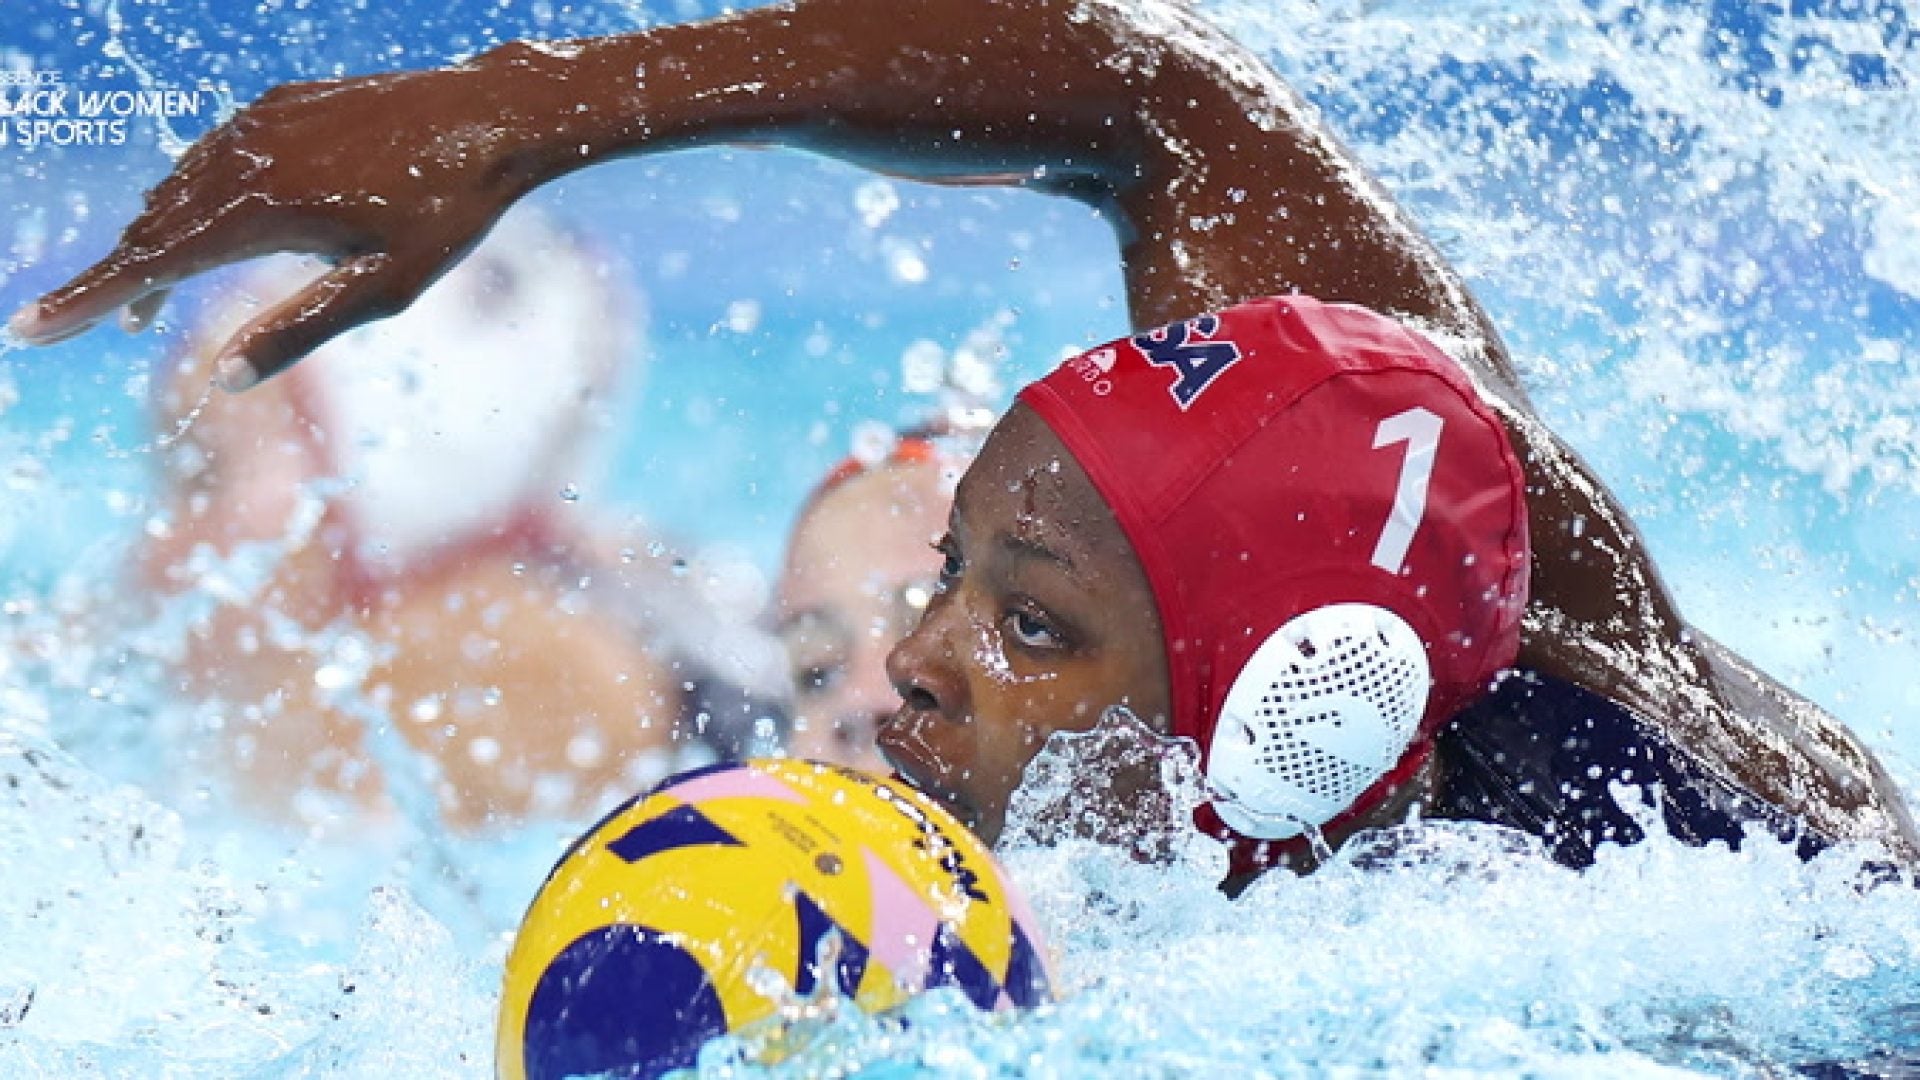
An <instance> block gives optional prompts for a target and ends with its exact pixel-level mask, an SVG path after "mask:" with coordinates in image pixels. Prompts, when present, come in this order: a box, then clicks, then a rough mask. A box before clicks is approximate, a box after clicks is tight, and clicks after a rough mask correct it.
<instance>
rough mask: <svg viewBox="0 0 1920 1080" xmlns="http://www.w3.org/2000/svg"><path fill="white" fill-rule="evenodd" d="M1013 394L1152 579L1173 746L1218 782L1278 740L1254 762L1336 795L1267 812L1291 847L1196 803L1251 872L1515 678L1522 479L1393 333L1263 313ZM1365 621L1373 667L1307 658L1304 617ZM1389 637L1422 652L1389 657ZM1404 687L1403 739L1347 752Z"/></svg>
mask: <svg viewBox="0 0 1920 1080" xmlns="http://www.w3.org/2000/svg"><path fill="white" fill-rule="evenodd" d="M1020 399H1021V400H1022V401H1024V402H1025V403H1026V404H1027V406H1028V407H1030V408H1032V409H1033V410H1034V411H1035V412H1036V413H1038V414H1039V415H1040V417H1041V418H1042V419H1043V420H1044V421H1045V422H1046V423H1047V425H1048V426H1049V427H1050V428H1052V430H1053V432H1054V433H1055V434H1056V435H1057V436H1058V437H1059V438H1060V440H1061V441H1062V442H1063V443H1064V444H1065V445H1066V447H1067V449H1068V450H1069V451H1070V452H1071V453H1072V454H1073V455H1074V457H1075V458H1076V459H1077V460H1078V461H1079V463H1080V465H1081V466H1082V467H1083V468H1084V469H1085V470H1086V472H1087V475H1088V476H1089V477H1090V478H1092V480H1093V483H1094V486H1095V487H1096V488H1098V489H1099V491H1100V493H1101V495H1102V496H1104V497H1105V499H1106V501H1107V503H1108V505H1109V506H1110V507H1112V509H1113V512H1114V515H1115V516H1116V517H1117V518H1118V519H1119V522H1120V526H1121V528H1122V529H1123V530H1125V532H1126V535H1127V537H1128V539H1129V540H1130V541H1131V542H1132V544H1133V549H1134V552H1135V554H1136V556H1137V557H1138V558H1139V560H1140V562H1141V565H1142V566H1143V567H1144V568H1145V570H1146V574H1147V580H1148V582H1149V583H1150V584H1151V585H1152V588H1153V594H1154V599H1155V601H1156V603H1157V604H1158V606H1159V615H1160V624H1161V627H1162V628H1163V630H1164V632H1165V635H1166V650H1167V652H1166V655H1167V674H1168V677H1169V679H1170V680H1171V683H1172V685H1171V687H1170V691H1171V699H1172V703H1173V717H1172V722H1173V733H1174V734H1175V735H1181V736H1187V737H1191V738H1192V739H1194V740H1195V741H1196V742H1197V743H1198V744H1199V746H1200V748H1201V753H1202V764H1203V766H1204V767H1205V768H1207V770H1208V774H1209V776H1210V777H1211V778H1213V779H1214V780H1215V781H1216V784H1218V781H1219V779H1220V773H1221V771H1222V769H1221V765H1222V762H1223V761H1224V760H1225V759H1226V758H1227V757H1233V756H1236V755H1237V757H1236V760H1241V761H1245V760H1251V759H1249V758H1248V757H1247V755H1248V754H1249V753H1252V751H1246V750H1245V749H1244V747H1243V746H1242V745H1241V741H1244V742H1245V743H1248V744H1253V743H1256V742H1258V741H1259V740H1258V737H1257V736H1256V733H1255V728H1256V727H1257V726H1260V725H1263V724H1264V725H1265V726H1266V727H1265V729H1263V730H1267V729H1270V730H1268V734H1269V735H1270V736H1271V738H1269V740H1268V742H1267V744H1266V748H1265V749H1263V750H1261V751H1259V755H1256V756H1257V757H1258V760H1259V762H1260V763H1261V767H1262V768H1267V769H1271V770H1272V771H1274V772H1275V773H1277V774H1281V775H1283V777H1284V778H1285V779H1286V780H1287V781H1288V782H1293V781H1296V780H1299V781H1300V782H1302V783H1304V784H1305V785H1306V787H1308V788H1313V787H1314V786H1315V785H1316V784H1319V785H1321V787H1320V789H1319V790H1320V793H1321V794H1327V793H1329V792H1331V793H1337V794H1335V795H1333V796H1332V797H1333V798H1334V799H1335V802H1334V803H1331V804H1328V806H1327V808H1326V809H1325V810H1324V812H1322V811H1317V810H1313V809H1311V808H1306V809H1303V808H1301V807H1299V806H1296V805H1295V804H1293V803H1286V802H1285V800H1284V799H1282V800H1281V801H1282V803H1284V804H1285V806H1286V807H1287V808H1285V809H1280V810H1261V809H1260V807H1258V806H1255V807H1254V810H1256V811H1259V812H1260V813H1266V812H1272V813H1278V814H1282V815H1284V816H1285V817H1287V818H1290V819H1291V820H1293V821H1294V822H1296V823H1297V825H1296V826H1295V827H1293V828H1292V829H1291V830H1289V829H1285V828H1282V829H1278V830H1275V829H1271V828H1262V827H1255V826H1253V825H1249V824H1247V822H1248V821H1251V820H1257V819H1258V818H1259V813H1256V814H1255V815H1254V817H1252V818H1249V817H1248V816H1247V815H1246V814H1244V813H1239V814H1236V813H1235V812H1234V811H1235V808H1236V805H1237V803H1230V802H1228V801H1227V800H1221V801H1220V802H1218V803H1216V804H1211V805H1209V806H1206V807H1203V808H1202V809H1201V812H1200V814H1199V821H1200V824H1201V825H1202V827H1203V828H1206V829H1207V831H1209V832H1210V833H1213V834H1214V835H1216V836H1220V837H1222V838H1225V839H1228V840H1230V841H1232V842H1233V847H1234V863H1235V866H1236V869H1247V868H1251V867H1254V866H1259V865H1266V864H1269V863H1270V862H1271V861H1272V859H1273V858H1274V856H1275V855H1276V854H1277V850H1276V847H1277V845H1275V844H1273V843H1270V842H1265V841H1270V840H1277V839H1285V838H1289V837H1292V836H1296V835H1298V833H1299V831H1300V827H1304V826H1335V825H1338V824H1340V823H1341V822H1343V821H1344V820H1347V819H1350V818H1352V817H1353V816H1356V815H1358V814H1360V813H1363V812H1365V811H1366V810H1368V809H1371V808H1372V807H1373V806H1375V805H1377V804H1378V803H1379V801H1380V800H1382V799H1384V798H1385V797H1386V795H1387V794H1388V792H1390V791H1391V790H1392V789H1393V788H1394V787H1395V786H1396V785H1397V784H1398V783H1399V782H1401V781H1402V780H1404V779H1406V778H1407V777H1409V776H1411V775H1412V774H1413V773H1414V771H1415V770H1416V769H1417V768H1418V767H1419V766H1420V765H1421V764H1422V763H1423V762H1424V761H1425V760H1426V758H1427V756H1428V755H1429V753H1430V752H1431V748H1432V736H1433V734H1434V732H1435V731H1436V730H1437V729H1438V728H1439V727H1440V726H1441V725H1442V724H1444V723H1445V722H1446V721H1447V720H1448V719H1449V718H1450V717H1452V716H1453V715H1454V714H1456V713H1457V712H1458V711H1459V710H1460V709H1462V708H1463V707H1465V706H1466V705H1467V704H1469V703H1470V702H1472V700H1473V699H1474V698H1476V697H1478V696H1479V695H1480V694H1482V693H1483V692H1485V691H1486V689H1487V688H1488V685H1489V683H1490V681H1491V680H1492V679H1493V677H1494V676H1495V675H1496V674H1497V673H1498V672H1499V671H1500V670H1501V669H1502V668H1504V667H1506V666H1507V665H1509V664H1511V663H1512V662H1513V659H1514V656H1515V654H1516V653H1517V651H1518V648H1519V626H1520V616H1521V613H1522V611H1523V609H1524V608H1525V606H1526V599H1527V573H1528V547H1527V518H1526V504H1525V494H1524V480H1523V478H1522V474H1521V471H1520V464H1519V462H1518V460H1516V458H1515V456H1514V453H1513V449H1512V447H1511V446H1510V445H1509V443H1508V440H1507V434H1506V430H1505V428H1503V427H1502V426H1501V424H1500V422H1499V420H1498V419H1497V418H1496V417H1495V416H1494V415H1493V413H1492V411H1491V410H1490V409H1489V408H1488V407H1487V406H1486V404H1485V403H1484V402H1482V400H1481V399H1480V397H1479V395H1478V394H1477V393H1476V391H1475V390H1474V388H1473V386H1472V384H1471V383H1469V382H1468V380H1467V378H1466V375H1465V373H1464V372H1463V371H1462V370H1461V369H1460V367H1459V365H1458V364H1457V363H1456V362H1455V361H1454V360H1452V359H1451V358H1449V357H1448V356H1446V355H1445V354H1443V353H1442V352H1440V350H1439V349H1438V348H1437V347H1435V346H1434V345H1433V343H1432V342H1430V341H1429V340H1427V339H1426V338H1425V337H1423V336H1422V335H1420V334H1419V333H1416V332H1414V331H1412V330H1411V329H1409V328H1408V327H1406V326H1404V325H1402V324H1401V323H1399V322H1396V321H1394V320H1392V319H1389V318H1386V317H1384V316H1382V315H1378V314H1376V313H1374V312H1371V311H1368V310H1366V309H1364V308H1359V307H1353V306H1347V305H1335V304H1323V303H1320V302H1318V301H1315V300H1310V299H1307V298H1305V297H1299V296H1292V297H1278V298H1271V299H1265V300H1256V301H1253V302H1251V303H1246V304H1241V305H1239V306H1237V307H1233V308H1230V309H1228V310H1226V311H1223V312H1220V313H1219V314H1217V315H1207V316H1202V317H1200V318H1196V319H1190V320H1187V321H1186V322H1182V323H1176V324H1173V325H1171V326H1168V327H1163V328H1161V329H1159V330H1155V331H1152V332H1149V333H1145V334H1140V335H1137V336H1135V337H1132V338H1124V339H1121V340H1119V341H1116V342H1113V343H1111V344H1108V345H1104V346H1101V347H1100V348H1097V349H1093V350H1091V351H1090V352H1087V353H1083V354H1082V355H1080V356H1077V357H1075V358H1073V359H1071V360H1068V361H1067V362H1066V363H1064V364H1062V365H1061V366H1060V367H1059V368H1058V369H1057V370H1055V371H1054V372H1053V373H1052V374H1050V375H1048V376H1047V377H1046V378H1044V379H1041V380H1040V381H1038V382H1036V383H1034V384H1032V385H1031V386H1028V387H1027V388H1026V389H1025V390H1024V391H1022V392H1021V394H1020ZM1356 611H1357V612H1361V613H1363V620H1362V621H1363V622H1366V623H1367V627H1368V628H1367V629H1365V630H1363V631H1362V632H1360V634H1359V636H1362V637H1367V638H1368V639H1369V641H1368V642H1367V643H1366V644H1370V645H1373V646H1374V648H1373V653H1371V654H1368V653H1366V651H1365V650H1364V649H1363V650H1362V651H1361V653H1360V654H1355V653H1353V652H1352V650H1346V649H1344V646H1345V645H1346V644H1347V642H1346V641H1345V640H1344V639H1343V640H1341V641H1337V642H1332V641H1330V640H1329V639H1328V638H1326V637H1324V636H1323V637H1322V638H1321V640H1319V641H1318V643H1317V644H1316V643H1315V642H1311V641H1306V642H1304V643H1303V640H1302V635H1301V632H1300V631H1299V629H1298V628H1299V627H1300V626H1303V625H1308V624H1310V623H1311V622H1312V620H1313V618H1317V617H1318V615H1313V616H1311V617H1309V616H1310V613H1325V612H1343V613H1352V612H1356ZM1386 613H1390V614H1386ZM1376 618H1377V619H1378V621H1379V622H1380V623H1381V625H1382V627H1383V630H1382V632H1380V633H1378V634H1376V633H1375V632H1374V631H1373V630H1372V629H1371V626H1372V622H1371V621H1370V620H1374V619H1376ZM1335 621H1336V622H1339V620H1335ZM1349 624H1350V620H1349ZM1387 624H1392V625H1391V627H1388V625H1387ZM1403 624H1404V625H1403ZM1321 625H1322V626H1323V627H1324V626H1326V625H1327V624H1326V623H1325V621H1324V620H1322V622H1321ZM1409 627H1410V628H1411V634H1407V633H1406V629H1407V628H1409ZM1387 629H1391V630H1392V631H1393V632H1392V633H1387V632H1385V631H1386V630H1387ZM1340 633H1341V634H1347V631H1344V630H1342V631H1340ZM1395 635H1398V636H1397V637H1396V636H1395ZM1308 636H1312V635H1311V634H1309V635H1308ZM1348 636H1353V635H1348ZM1376 636H1377V637H1378V641H1373V640H1371V639H1372V638H1374V637H1376ZM1282 639H1286V640H1285V641H1283V640H1282ZM1416 639H1417V641H1416ZM1394 641H1402V642H1406V643H1409V644H1406V645H1404V646H1400V647H1399V650H1400V651H1399V654H1398V656H1397V657H1396V655H1395V652H1394V649H1395V646H1394V645H1393V644H1392V643H1393V642H1394ZM1270 642H1272V643H1273V644H1272V645H1271V646H1270V647H1269V648H1267V649H1266V650H1264V651H1263V649H1262V647H1263V646H1266V645H1269V643H1270ZM1383 643H1384V644H1383ZM1330 644H1332V645H1338V646H1341V647H1342V648H1335V649H1329V645H1330ZM1276 649H1277V650H1279V652H1283V653H1285V656H1284V657H1281V658H1280V666H1279V667H1278V668H1275V667H1274V666H1273V665H1274V663H1275V658H1276V657H1277V656H1279V653H1277V652H1276V651H1275V650H1276ZM1422 653H1424V659H1423V658H1422V655H1421V654H1422ZM1256 654H1258V655H1256ZM1374 654H1377V657H1384V659H1378V658H1377V657H1376V659H1371V660H1370V659H1368V656H1370V655H1374ZM1355 655H1358V656H1359V657H1360V658H1359V659H1358V660H1356V659H1354V658H1353V657H1354V656H1355ZM1316 657H1317V658H1316ZM1316 664H1317V665H1318V666H1317V667H1316ZM1255 669H1259V670H1258V673H1257V677H1250V678H1245V679H1243V678H1242V673H1243V672H1248V673H1249V674H1250V675H1252V674H1253V673H1254V672H1255ZM1276 670H1278V671H1280V672H1282V674H1281V675H1279V676H1274V675H1273V672H1274V671H1276ZM1288 672H1290V673H1291V675H1288V674H1286V673H1288ZM1289 679H1291V680H1292V682H1293V683H1296V684H1298V685H1297V687H1295V689H1297V690H1298V691H1299V692H1298V694H1295V692H1294V690H1291V689H1288V688H1287V687H1286V686H1285V685H1283V684H1286V683H1287V682H1288V681H1289ZM1236 683H1238V684H1239V685H1238V689H1236ZM1250 684H1251V690H1249V685H1250ZM1395 694H1398V695H1399V700H1400V702H1402V704H1401V705H1399V706H1393V707H1387V706H1382V709H1383V710H1384V711H1385V712H1387V713H1393V712H1396V711H1397V712H1398V713H1399V714H1400V715H1401V716H1403V717H1404V719H1403V720H1402V721H1400V722H1398V724H1397V729H1395V728H1396V725H1394V724H1389V725H1388V728H1389V729H1395V730H1387V729H1383V730H1384V735H1382V736H1381V737H1380V738H1378V739H1375V738H1374V737H1373V736H1372V735H1368V736H1366V737H1364V738H1362V740H1361V741H1362V743H1363V744H1366V745H1363V746H1362V748H1361V751H1359V752H1354V753H1348V752H1346V750H1343V745H1342V742H1341V740H1343V739H1348V740H1349V741H1350V737H1351V735H1352V729H1353V727H1354V726H1356V725H1353V724H1351V723H1348V722H1347V720H1346V719H1344V718H1343V715H1342V712H1341V708H1342V707H1341V705H1340V704H1339V703H1340V702H1348V703H1349V704H1352V703H1356V702H1357V703H1358V706H1359V711H1361V712H1369V711H1370V710H1374V706H1376V705H1380V704H1381V702H1382V701H1387V699H1391V698H1393V697H1394V695H1395ZM1249 695H1250V696H1249ZM1290 695H1292V697H1290ZM1316 695H1317V696H1316ZM1230 697H1231V698H1232V699H1233V700H1231V701H1230ZM1328 700H1332V701H1334V704H1333V705H1331V706H1328V705H1324V702H1325V701H1328ZM1290 701H1292V702H1293V703H1294V704H1295V705H1297V706H1298V707H1297V708H1294V709H1293V712H1294V713H1295V714H1296V715H1294V716H1292V717H1287V716H1285V715H1283V714H1285V713H1286V712H1287V710H1288V706H1289V702H1290ZM1316 702H1320V703H1322V704H1316ZM1388 705H1389V706H1390V705H1391V702H1390V701H1389V702H1388ZM1223 710H1224V711H1226V712H1227V714H1228V715H1229V716H1230V717H1232V718H1233V725H1232V726H1233V734H1234V735H1235V737H1236V739H1237V740H1241V741H1236V742H1234V743H1233V744H1232V745H1231V746H1229V744H1228V743H1227V742H1226V741H1225V740H1226V738H1227V732H1226V731H1225V730H1224V729H1222V730H1221V739H1222V742H1221V743H1220V745H1218V746H1216V745H1215V735H1216V729H1217V728H1222V725H1221V722H1220V720H1221V716H1222V713H1223ZM1347 711H1348V713H1349V714H1351V713H1352V712H1353V711H1354V710H1352V709H1349V710H1347ZM1375 711H1378V710H1375ZM1256 713H1257V714H1258V719H1255V717H1254V714H1256ZM1315 724H1318V725H1319V732H1320V734H1318V735H1316V734H1314V731H1313V730H1312V729H1313V728H1314V725H1315ZM1358 726H1361V727H1365V726H1366V725H1365V724H1362V725H1358ZM1302 733H1304V734H1302ZM1274 740H1277V741H1274ZM1316 740H1318V741H1317V742H1316ZM1328 740H1331V741H1328ZM1369 740H1372V741H1371V742H1369ZM1368 746H1371V747H1372V749H1371V750H1369V749H1367V747H1368ZM1382 747H1384V748H1385V749H1382ZM1369 753H1371V754H1373V755H1374V758H1375V760H1364V759H1366V758H1367V755H1368V754H1369ZM1383 755H1384V756H1383ZM1236 775H1244V773H1241V774H1236ZM1302 778H1304V779H1302ZM1343 778H1344V779H1343ZM1342 783H1345V784H1346V785H1347V786H1345V787H1343V786H1342ZM1289 790H1291V789H1289ZM1356 792H1357V794H1355V793H1356ZM1253 801H1254V802H1257V801H1258V800H1253ZM1311 801H1312V800H1311V799H1308V802H1311ZM1223 819H1224V820H1223ZM1228 820H1231V821H1233V822H1234V823H1235V826H1236V827H1234V828H1229V827H1228V825H1227V824H1226V822H1227V821H1228Z"/></svg>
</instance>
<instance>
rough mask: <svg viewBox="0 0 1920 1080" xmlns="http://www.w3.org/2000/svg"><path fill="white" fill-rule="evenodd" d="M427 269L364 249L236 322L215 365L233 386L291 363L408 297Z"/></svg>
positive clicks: (405, 302)
mask: <svg viewBox="0 0 1920 1080" xmlns="http://www.w3.org/2000/svg"><path fill="white" fill-rule="evenodd" d="M425 277H426V275H424V274H419V273H416V272H413V271H412V270H411V269H410V268H409V269H408V270H402V269H401V267H400V264H399V263H397V262H396V261H395V260H394V259H393V258H392V257H391V256H389V255H385V254H375V255H363V256H360V257H358V258H355V259H350V260H348V261H347V262H343V263H341V264H340V265H339V266H337V267H335V268H334V269H332V270H330V271H328V272H327V273H326V274H325V275H323V276H322V277H321V278H320V279H319V280H318V281H315V282H314V283H313V284H311V285H309V286H307V287H306V288H305V289H302V290H301V291H300V292H298V293H296V294H294V296H293V298H292V299H290V300H287V301H285V302H284V303H281V304H279V305H276V306H275V307H273V308H272V309H270V310H269V311H267V312H265V313H264V314H262V315H260V316H258V317H256V318H255V319H254V320H253V321H252V322H249V323H248V324H247V325H246V326H244V327H241V329H240V331H239V332H238V333H236V334H235V335H234V336H233V338H232V340H230V341H228V342H227V344H226V345H225V346H224V347H223V348H222V349H221V350H220V355H219V357H218V358H217V359H216V360H215V362H214V371H215V372H216V377H217V378H218V380H219V382H220V385H221V387H223V388H224V389H226V390H229V391H234V392H238V391H241V390H245V389H247V388H248V387H250V386H253V385H254V384H255V383H257V382H260V381H261V380H263V379H270V378H272V377H273V376H275V375H277V374H279V373H280V372H281V371H284V370H285V369H287V368H288V367H291V366H292V365H293V364H294V363H295V362H296V361H298V360H299V359H300V358H301V357H303V356H306V355H307V354H308V353H310V352H312V351H314V350H315V349H317V348H319V347H320V346H321V345H324V344H326V342H327V341H328V340H330V339H332V338H334V337H337V336H339V335H340V334H344V333H346V332H347V331H348V330H351V329H353V328H354V327H356V326H359V325H360V324H362V323H366V322H371V321H373V320H375V319H380V318H385V317H386V316H388V315H391V314H393V313H394V312H396V311H399V310H401V309H402V308H404V307H406V306H407V305H408V304H410V303H412V302H413V298H414V297H415V296H416V295H418V294H419V291H420V288H421V287H422V285H423V284H424V282H425Z"/></svg>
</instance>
